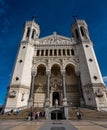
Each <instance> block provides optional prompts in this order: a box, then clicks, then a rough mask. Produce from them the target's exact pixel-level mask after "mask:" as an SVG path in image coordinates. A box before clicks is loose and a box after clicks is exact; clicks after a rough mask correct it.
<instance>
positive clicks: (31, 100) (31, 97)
mask: <svg viewBox="0 0 107 130" xmlns="http://www.w3.org/2000/svg"><path fill="white" fill-rule="evenodd" d="M31 76H32V80H31V88H30V96H29V101H28V106H29V107H32V106H33V96H34V95H33V92H34V83H35V76H36V73H35V70H32V72H31Z"/></svg>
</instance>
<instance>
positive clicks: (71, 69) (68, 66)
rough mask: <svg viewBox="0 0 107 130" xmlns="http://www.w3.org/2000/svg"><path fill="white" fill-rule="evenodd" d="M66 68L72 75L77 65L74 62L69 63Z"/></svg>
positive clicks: (67, 72)
mask: <svg viewBox="0 0 107 130" xmlns="http://www.w3.org/2000/svg"><path fill="white" fill-rule="evenodd" d="M65 70H66V74H67V75H70V74H71V73H75V67H74V66H73V65H72V64H67V65H66V67H65Z"/></svg>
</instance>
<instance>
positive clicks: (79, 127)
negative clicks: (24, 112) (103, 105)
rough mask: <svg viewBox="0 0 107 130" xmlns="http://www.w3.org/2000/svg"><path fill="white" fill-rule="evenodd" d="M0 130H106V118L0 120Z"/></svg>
mask: <svg viewBox="0 0 107 130" xmlns="http://www.w3.org/2000/svg"><path fill="white" fill-rule="evenodd" d="M0 130H107V120H106V121H92V120H81V121H76V120H73V121H72V120H61V121H59V120H58V121H56V120H34V121H27V120H0Z"/></svg>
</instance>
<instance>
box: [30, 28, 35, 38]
mask: <svg viewBox="0 0 107 130" xmlns="http://www.w3.org/2000/svg"><path fill="white" fill-rule="evenodd" d="M35 33H36V31H35V29H33V31H32V36H31V38H32V39H34V36H35Z"/></svg>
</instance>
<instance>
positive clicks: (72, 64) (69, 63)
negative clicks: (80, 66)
mask: <svg viewBox="0 0 107 130" xmlns="http://www.w3.org/2000/svg"><path fill="white" fill-rule="evenodd" d="M68 65H71V66H72V68H73V69H74V70H75V63H73V62H67V63H66V64H65V66H64V69H66V67H67V66H68Z"/></svg>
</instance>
